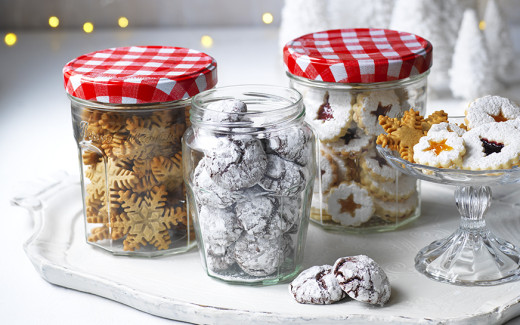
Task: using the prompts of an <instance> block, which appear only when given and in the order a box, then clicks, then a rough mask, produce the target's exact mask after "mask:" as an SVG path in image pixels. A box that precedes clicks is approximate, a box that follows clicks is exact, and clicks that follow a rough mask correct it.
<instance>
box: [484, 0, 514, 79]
mask: <svg viewBox="0 0 520 325" xmlns="http://www.w3.org/2000/svg"><path fill="white" fill-rule="evenodd" d="M484 22H485V28H484V37H485V39H486V44H487V48H488V51H489V54H490V56H491V63H492V65H493V68H494V70H495V75H496V76H497V78H499V79H504V78H503V77H502V78H501V76H505V75H507V74H508V72H509V71H510V69H511V65H512V63H513V60H514V50H513V47H512V40H511V34H510V32H509V26H508V24H507V21H506V19H505V17H504V15H503V14H502V11H501V10H500V7H499V6H498V4H497V2H496V1H495V0H488V3H487V6H486V11H485V12H484Z"/></svg>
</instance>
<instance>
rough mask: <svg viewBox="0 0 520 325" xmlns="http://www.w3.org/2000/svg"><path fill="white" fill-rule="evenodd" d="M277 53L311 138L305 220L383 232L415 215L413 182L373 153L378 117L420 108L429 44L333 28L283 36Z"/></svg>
mask: <svg viewBox="0 0 520 325" xmlns="http://www.w3.org/2000/svg"><path fill="white" fill-rule="evenodd" d="M283 59H284V64H285V68H286V72H287V76H288V77H289V82H290V85H291V87H293V88H295V89H297V90H298V91H299V92H300V93H301V94H302V96H303V101H304V105H305V110H306V121H307V122H308V123H309V124H311V126H312V127H313V128H314V131H315V132H316V134H317V136H318V138H319V150H317V152H318V153H317V161H318V169H319V170H318V173H317V179H316V181H315V187H314V195H313V200H312V208H311V220H312V221H314V222H315V223H318V224H319V225H321V226H323V227H324V228H327V229H336V230H337V229H340V230H345V231H351V232H366V231H387V230H394V229H396V228H397V227H399V226H402V225H404V224H406V223H409V222H411V221H413V220H415V219H416V218H417V217H418V216H419V215H420V195H419V183H418V181H417V180H416V179H415V178H411V177H409V176H406V175H402V174H400V173H399V172H398V171H396V170H395V169H393V168H391V166H389V165H388V164H387V163H386V161H385V159H384V158H382V157H381V156H379V154H378V152H377V150H376V148H375V145H376V138H377V136H378V135H379V134H381V133H383V132H384V131H383V128H382V127H381V126H380V125H379V122H378V118H379V116H381V115H386V116H390V117H399V116H401V115H402V113H403V112H404V111H407V110H409V109H410V108H413V109H414V110H416V111H419V112H421V114H424V112H425V109H426V79H427V76H428V73H429V69H430V67H431V64H432V45H431V44H430V42H428V41H427V40H425V39H423V38H421V37H419V36H417V35H413V34H410V33H406V32H399V31H393V30H386V29H368V28H359V29H338V30H329V31H323V32H316V33H312V34H307V35H303V36H301V37H298V38H296V39H294V40H292V41H290V42H288V43H287V44H286V45H285V47H284V49H283Z"/></svg>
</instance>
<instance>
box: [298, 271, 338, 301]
mask: <svg viewBox="0 0 520 325" xmlns="http://www.w3.org/2000/svg"><path fill="white" fill-rule="evenodd" d="M289 290H290V291H291V293H292V294H293V296H294V299H296V301H297V302H299V303H300V304H316V305H330V304H332V303H334V302H337V301H340V300H341V299H343V298H344V297H345V292H344V291H343V290H341V287H340V286H339V284H338V280H336V277H335V276H334V272H333V271H332V266H331V265H322V266H313V267H311V268H309V269H307V270H305V271H303V272H302V273H300V275H298V277H297V278H296V279H294V280H293V281H292V282H291V284H290V285H289Z"/></svg>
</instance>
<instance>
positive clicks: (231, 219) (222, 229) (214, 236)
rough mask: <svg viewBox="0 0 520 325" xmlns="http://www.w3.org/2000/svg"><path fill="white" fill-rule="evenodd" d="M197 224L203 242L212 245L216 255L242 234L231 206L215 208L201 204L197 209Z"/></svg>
mask: <svg viewBox="0 0 520 325" xmlns="http://www.w3.org/2000/svg"><path fill="white" fill-rule="evenodd" d="M198 217H199V224H200V231H201V234H202V238H203V239H204V243H207V244H209V245H212V246H214V249H213V253H216V254H217V255H221V254H219V252H221V249H219V248H223V249H225V248H226V247H228V246H230V245H231V244H232V243H234V242H235V241H236V240H237V239H238V238H239V237H240V235H241V234H242V231H243V230H242V228H240V225H239V224H238V219H237V216H236V214H235V212H234V211H233V209H231V208H226V209H217V208H208V207H206V206H201V207H200V210H199V215H198Z"/></svg>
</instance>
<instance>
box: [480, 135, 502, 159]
mask: <svg viewBox="0 0 520 325" xmlns="http://www.w3.org/2000/svg"><path fill="white" fill-rule="evenodd" d="M480 141H482V146H483V147H484V153H485V154H486V156H489V155H491V154H492V153H499V152H500V151H502V148H504V144H503V143H498V142H495V141H489V140H488V139H485V138H482V139H480Z"/></svg>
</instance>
